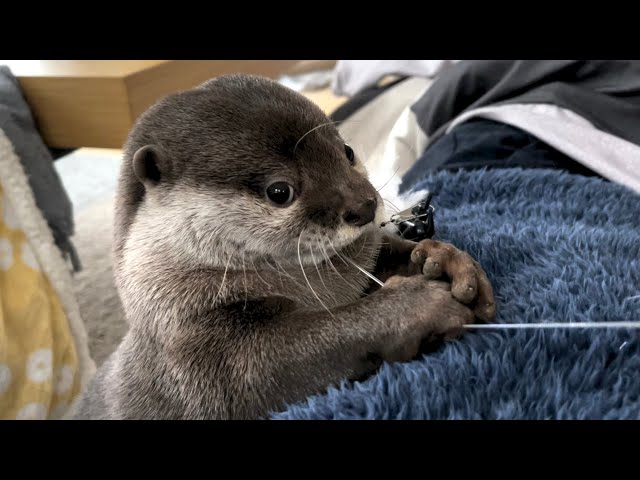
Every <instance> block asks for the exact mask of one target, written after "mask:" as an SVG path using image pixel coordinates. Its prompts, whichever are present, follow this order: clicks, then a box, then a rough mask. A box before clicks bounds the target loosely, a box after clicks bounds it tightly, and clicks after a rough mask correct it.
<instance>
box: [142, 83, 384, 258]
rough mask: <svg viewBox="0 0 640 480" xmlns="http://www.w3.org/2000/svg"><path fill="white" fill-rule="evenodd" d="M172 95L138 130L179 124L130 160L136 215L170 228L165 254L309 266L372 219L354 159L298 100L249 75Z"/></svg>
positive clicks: (372, 203)
mask: <svg viewBox="0 0 640 480" xmlns="http://www.w3.org/2000/svg"><path fill="white" fill-rule="evenodd" d="M225 81H226V83H225ZM220 82H222V84H221V85H217V83H220ZM181 95H182V96H181V97H179V99H180V100H181V101H182V103H183V105H182V106H180V105H171V107H172V108H167V107H166V105H165V108H164V109H163V108H157V109H156V111H155V112H154V115H153V116H152V117H150V120H154V121H153V122H151V121H150V122H148V123H150V124H151V125H149V128H153V126H154V125H155V126H156V130H158V129H161V127H162V126H163V125H166V124H167V122H171V121H173V122H182V124H183V126H182V128H180V129H177V130H178V135H176V134H175V133H176V132H173V133H174V135H173V137H172V138H162V137H158V136H157V133H158V132H155V133H156V134H155V135H153V137H155V142H153V143H147V144H146V145H144V146H141V147H138V148H137V149H136V151H135V153H134V154H133V156H132V157H133V158H132V166H133V169H132V170H133V172H134V173H135V177H136V178H137V180H138V181H139V182H140V183H142V185H143V186H144V189H145V192H144V198H143V200H142V202H144V203H145V208H144V209H143V211H144V215H145V216H147V217H149V216H151V217H153V222H152V223H153V224H154V225H156V226H157V228H158V229H163V230H164V231H165V232H166V231H167V229H170V231H169V232H168V233H169V235H168V236H170V237H173V238H174V239H175V241H174V242H173V246H172V248H175V249H179V250H180V249H181V250H183V253H187V254H188V255H189V256H190V257H191V258H194V257H195V259H196V260H197V261H198V262H202V263H205V264H216V263H219V262H218V261H217V259H219V258H220V257H219V256H218V255H217V253H219V252H220V251H221V250H224V251H225V253H227V254H231V255H233V254H236V255H238V259H240V258H243V257H245V258H247V259H255V258H260V257H267V258H275V259H277V260H278V261H279V262H287V261H292V262H296V263H297V262H298V261H299V258H300V259H301V260H302V261H303V262H305V263H316V262H319V261H322V260H323V259H324V258H323V256H324V255H325V254H326V253H329V254H333V253H334V249H335V250H340V249H344V248H345V247H346V246H348V245H350V244H352V243H353V242H354V241H356V240H357V239H358V238H360V237H361V236H362V235H363V234H365V233H371V232H374V231H375V230H376V229H377V228H378V226H379V224H380V223H381V222H382V221H383V215H384V207H383V202H382V199H381V198H380V196H379V195H378V192H377V191H376V189H375V188H374V187H373V186H372V185H371V183H370V182H369V181H368V179H367V173H366V170H365V168H364V165H363V163H362V161H361V159H360V158H359V157H358V155H357V154H356V152H354V151H353V149H352V148H351V147H350V146H349V145H347V144H345V142H344V141H343V140H342V139H341V137H340V135H339V133H338V131H337V129H336V128H335V126H334V125H333V124H332V123H331V122H330V121H329V120H328V119H327V117H326V116H325V115H324V114H323V113H322V112H321V111H320V110H319V109H318V108H317V107H316V106H315V105H313V104H312V103H311V102H309V101H308V100H307V99H305V98H304V97H302V96H301V95H298V94H297V93H295V92H293V91H291V90H289V89H286V88H284V87H282V86H280V85H279V84H277V83H275V82H271V81H267V80H262V79H254V78H251V77H249V79H247V78H246V77H236V80H235V82H234V81H232V80H228V79H226V80H220V79H217V80H215V81H213V82H210V84H207V85H205V86H203V87H201V88H199V89H196V90H193V91H191V92H187V93H186V94H181ZM189 96H190V97H189ZM185 97H187V98H185ZM187 100H191V101H190V102H187ZM174 103H180V102H174ZM176 108H180V110H179V111H176ZM163 110H164V111H163ZM163 113H164V114H165V115H164V118H163V115H162V114H163ZM147 120H149V119H147ZM141 124H144V119H143V120H142V122H141ZM159 127H160V128H159ZM138 128H140V126H139V127H138ZM167 133H169V132H167ZM141 213H142V212H141ZM146 221H148V219H147V220H146Z"/></svg>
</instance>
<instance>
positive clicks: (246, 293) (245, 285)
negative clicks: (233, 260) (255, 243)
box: [242, 250, 249, 311]
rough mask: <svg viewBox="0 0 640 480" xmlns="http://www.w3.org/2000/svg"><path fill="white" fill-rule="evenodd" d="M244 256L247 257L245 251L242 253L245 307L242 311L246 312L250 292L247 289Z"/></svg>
mask: <svg viewBox="0 0 640 480" xmlns="http://www.w3.org/2000/svg"><path fill="white" fill-rule="evenodd" d="M244 256H245V251H244V250H243V251H242V273H243V274H244V307H243V308H242V310H243V311H244V310H246V309H247V298H248V297H249V290H248V289H247V269H246V267H245V265H244Z"/></svg>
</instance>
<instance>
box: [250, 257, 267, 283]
mask: <svg viewBox="0 0 640 480" xmlns="http://www.w3.org/2000/svg"><path fill="white" fill-rule="evenodd" d="M251 265H252V266H253V272H254V273H255V274H256V275H257V276H258V278H259V279H260V280H262V283H264V284H265V285H266V286H267V287H270V286H271V284H270V283H269V282H266V281H265V279H264V278H262V275H260V274H259V273H258V269H257V268H256V264H255V263H254V261H253V259H251Z"/></svg>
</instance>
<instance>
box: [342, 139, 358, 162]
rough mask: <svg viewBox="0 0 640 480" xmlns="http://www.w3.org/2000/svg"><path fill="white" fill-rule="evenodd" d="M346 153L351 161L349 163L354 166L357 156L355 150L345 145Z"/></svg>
mask: <svg viewBox="0 0 640 480" xmlns="http://www.w3.org/2000/svg"><path fill="white" fill-rule="evenodd" d="M344 153H346V154H347V158H348V159H349V163H350V164H351V165H353V164H354V163H355V161H356V155H355V154H354V153H353V148H351V147H350V146H349V145H347V144H346V143H345V144H344Z"/></svg>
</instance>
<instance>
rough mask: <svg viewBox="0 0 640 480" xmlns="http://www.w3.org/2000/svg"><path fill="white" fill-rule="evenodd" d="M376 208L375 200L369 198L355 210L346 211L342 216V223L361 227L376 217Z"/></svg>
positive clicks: (376, 201) (376, 202)
mask: <svg viewBox="0 0 640 480" xmlns="http://www.w3.org/2000/svg"><path fill="white" fill-rule="evenodd" d="M377 208H378V200H377V199H375V198H369V199H368V200H365V201H364V202H363V203H361V204H360V205H358V207H356V208H351V209H348V210H347V211H346V212H344V215H342V218H343V219H344V221H345V222H346V223H348V224H350V225H355V226H357V227H362V226H363V225H366V224H367V223H369V222H371V221H373V219H374V218H375V216H376V209H377Z"/></svg>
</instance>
